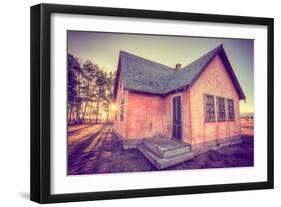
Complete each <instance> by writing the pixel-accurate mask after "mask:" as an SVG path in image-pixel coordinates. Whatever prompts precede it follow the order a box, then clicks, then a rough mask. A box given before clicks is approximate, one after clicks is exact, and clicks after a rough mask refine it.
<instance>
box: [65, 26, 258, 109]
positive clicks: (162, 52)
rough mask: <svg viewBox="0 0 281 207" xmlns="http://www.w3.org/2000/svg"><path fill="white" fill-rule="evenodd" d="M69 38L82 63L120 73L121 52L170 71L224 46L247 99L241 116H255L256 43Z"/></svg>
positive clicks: (75, 34)
mask: <svg viewBox="0 0 281 207" xmlns="http://www.w3.org/2000/svg"><path fill="white" fill-rule="evenodd" d="M67 35H68V52H69V53H71V54H73V55H74V56H76V57H78V58H79V59H80V60H82V61H85V60H87V59H90V60H92V61H93V62H94V63H95V64H98V65H99V66H101V67H102V69H103V70H105V71H115V70H116V69H117V62H118V57H119V51H120V50H124V51H127V52H129V53H132V54H135V55H138V56H141V57H144V58H147V59H150V60H153V61H156V62H159V63H161V64H164V65H167V66H170V67H175V65H176V64H177V63H181V64H182V67H184V66H186V65H187V64H189V63H191V62H192V61H194V60H195V59H197V58H199V57H201V56H202V55H203V54H205V53H206V52H208V51H210V50H211V49H213V48H215V47H217V46H218V45H220V44H223V47H224V49H225V51H226V54H227V56H228V58H229V60H230V63H231V65H232V67H233V69H234V72H235V74H236V76H237V78H238V80H239V82H240V84H241V86H242V89H243V91H244V93H245V95H246V102H244V101H240V112H242V113H243V112H254V102H253V98H254V97H253V92H254V91H253V87H254V85H253V84H254V80H253V78H254V65H253V60H254V59H253V56H254V54H253V53H254V40H250V39H225V38H202V37H200V38H196V37H182V36H159V35H141V34H121V33H103V32H84V31H68V33H67Z"/></svg>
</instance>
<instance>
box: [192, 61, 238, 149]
mask: <svg viewBox="0 0 281 207" xmlns="http://www.w3.org/2000/svg"><path fill="white" fill-rule="evenodd" d="M189 90H190V111H191V120H192V121H191V138H192V144H197V143H202V142H205V141H210V140H214V139H221V138H225V137H230V136H236V135H240V122H239V117H240V111H239V97H238V93H237V91H236V90H235V88H234V85H233V83H232V81H231V79H230V77H229V75H228V73H227V72H226V70H225V68H224V64H223V62H222V61H221V59H220V57H219V56H216V57H215V58H214V60H213V61H212V62H211V63H210V64H209V65H208V67H207V68H206V69H205V71H204V72H203V73H202V74H201V76H200V77H199V78H198V79H197V81H196V82H195V83H194V84H193V86H192V87H191V88H190V89H189ZM204 93H206V94H210V95H214V96H222V97H225V98H231V99H233V101H234V113H235V121H224V122H205V120H204V113H205V112H204V98H203V94H204ZM215 109H216V111H217V106H216V101H215Z"/></svg>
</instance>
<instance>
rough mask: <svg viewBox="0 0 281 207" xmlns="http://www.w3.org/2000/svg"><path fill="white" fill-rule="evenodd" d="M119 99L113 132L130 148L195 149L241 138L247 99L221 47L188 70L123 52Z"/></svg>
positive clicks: (118, 85) (116, 89)
mask: <svg viewBox="0 0 281 207" xmlns="http://www.w3.org/2000/svg"><path fill="white" fill-rule="evenodd" d="M114 96H115V102H116V103H118V104H119V105H120V110H119V113H118V114H117V116H116V117H115V122H114V131H115V133H116V134H118V136H119V137H121V138H122V140H123V141H124V145H126V146H127V147H134V146H135V145H136V144H137V143H140V142H141V141H142V139H144V138H153V137H161V138H162V137H163V138H173V139H176V140H178V141H181V142H184V143H188V144H190V145H192V146H193V147H196V146H200V144H207V143H209V144H210V145H213V144H217V142H218V141H222V142H225V141H227V140H228V139H229V138H231V139H233V138H240V122H239V118H240V111H239V110H240V109H239V101H240V100H243V99H245V98H246V97H245V95H244V92H243V90H242V88H241V86H240V84H239V82H238V80H237V78H236V76H235V74H234V71H233V69H232V67H231V64H230V62H229V60H228V58H227V55H226V53H225V50H224V48H223V46H222V45H220V46H218V47H216V48H214V49H213V50H211V51H210V52H208V53H206V54H205V55H203V56H202V57H200V58H199V59H197V60H195V61H194V62H192V63H191V64H189V65H187V66H185V67H183V68H181V65H180V64H177V65H176V67H175V68H171V67H168V66H165V65H162V64H159V63H156V62H153V61H151V60H148V59H145V58H142V57H138V56H136V55H133V54H130V53H127V52H124V51H120V55H119V62H118V69H117V76H116V82H115V88H114Z"/></svg>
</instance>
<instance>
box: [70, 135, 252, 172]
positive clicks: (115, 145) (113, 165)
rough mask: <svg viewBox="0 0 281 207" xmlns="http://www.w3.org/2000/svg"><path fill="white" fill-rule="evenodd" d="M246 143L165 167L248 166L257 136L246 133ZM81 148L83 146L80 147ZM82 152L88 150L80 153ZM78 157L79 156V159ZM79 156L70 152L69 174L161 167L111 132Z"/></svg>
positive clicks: (142, 170)
mask: <svg viewBox="0 0 281 207" xmlns="http://www.w3.org/2000/svg"><path fill="white" fill-rule="evenodd" d="M242 140H243V141H242V143H240V144H235V145H232V146H227V147H222V148H220V149H219V150H216V151H215V150H210V151H208V152H206V153H203V154H200V155H198V156H196V157H194V158H193V159H191V160H189V161H186V162H184V163H181V164H178V165H175V166H172V167H169V168H166V169H164V170H183V169H207V168H227V167H246V166H253V164H254V151H253V140H254V139H253V137H252V136H243V137H242ZM78 149H80V148H79V147H78ZM79 153H84V154H83V155H82V156H78V154H79ZM75 157H79V159H77V160H75ZM75 157H74V156H73V155H69V158H71V161H69V162H68V163H69V165H68V174H69V175H81V174H97V173H120V172H144V171H156V170H157V169H156V168H155V167H154V166H153V165H152V164H151V163H150V162H149V161H148V160H147V159H146V158H145V157H144V156H143V155H142V154H141V153H140V152H139V151H138V150H137V149H129V150H124V149H123V148H122V145H121V143H120V141H119V140H118V138H117V137H116V136H114V135H112V134H111V133H109V134H108V136H107V137H105V138H104V140H103V141H102V142H101V143H100V145H99V146H97V147H96V149H95V150H92V151H88V152H87V153H85V152H83V150H82V149H81V151H79V150H78V151H77V150H76V151H75Z"/></svg>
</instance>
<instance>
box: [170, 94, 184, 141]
mask: <svg viewBox="0 0 281 207" xmlns="http://www.w3.org/2000/svg"><path fill="white" fill-rule="evenodd" d="M172 125H173V133H172V136H173V138H175V139H179V140H181V139H182V133H181V132H182V123H181V97H180V96H175V97H173V124H172Z"/></svg>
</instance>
